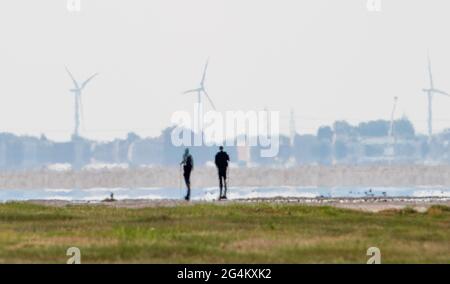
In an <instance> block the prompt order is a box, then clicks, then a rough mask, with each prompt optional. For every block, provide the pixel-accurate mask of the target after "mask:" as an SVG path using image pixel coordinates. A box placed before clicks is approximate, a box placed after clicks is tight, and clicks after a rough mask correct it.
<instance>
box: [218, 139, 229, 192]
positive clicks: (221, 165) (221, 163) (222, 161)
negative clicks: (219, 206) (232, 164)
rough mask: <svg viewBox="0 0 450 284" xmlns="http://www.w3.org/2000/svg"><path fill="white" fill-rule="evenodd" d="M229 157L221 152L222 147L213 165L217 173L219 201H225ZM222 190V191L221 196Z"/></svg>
mask: <svg viewBox="0 0 450 284" xmlns="http://www.w3.org/2000/svg"><path fill="white" fill-rule="evenodd" d="M229 161H230V156H228V154H227V152H225V151H224V150H223V146H220V147H219V152H218V153H217V154H216V158H215V163H216V167H217V170H218V173H219V187H220V195H219V200H222V199H227V169H228V162H229ZM222 189H224V191H223V194H222Z"/></svg>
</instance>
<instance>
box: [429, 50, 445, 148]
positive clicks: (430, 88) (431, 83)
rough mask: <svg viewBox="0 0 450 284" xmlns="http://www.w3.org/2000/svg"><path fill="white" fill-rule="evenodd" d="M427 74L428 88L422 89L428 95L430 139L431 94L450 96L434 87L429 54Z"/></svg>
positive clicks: (431, 130)
mask: <svg viewBox="0 0 450 284" xmlns="http://www.w3.org/2000/svg"><path fill="white" fill-rule="evenodd" d="M428 74H429V76H430V87H429V88H428V89H423V91H424V92H425V93H426V94H427V96H428V139H429V140H430V141H431V137H432V135H433V96H434V95H444V96H448V97H450V95H449V94H447V93H446V92H444V91H441V90H438V89H435V88H434V82H433V74H432V72H431V60H430V55H428Z"/></svg>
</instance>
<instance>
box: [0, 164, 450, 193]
mask: <svg viewBox="0 0 450 284" xmlns="http://www.w3.org/2000/svg"><path fill="white" fill-rule="evenodd" d="M179 183H180V172H179V168H175V167H148V168H131V169H123V168H115V169H95V170H92V169H91V170H81V171H71V170H69V171H52V170H27V171H2V172H0V189H35V188H49V189H60V188H83V189H84V188H86V189H88V188H98V187H103V188H118V187H123V188H136V187H179ZM192 184H193V186H194V187H210V186H217V173H216V169H215V168H212V167H199V168H195V169H194V171H193V173H192ZM229 184H230V186H318V187H322V186H323V187H333V186H363V187H407V186H443V187H446V186H449V187H450V166H444V165H442V166H419V165H395V166H382V165H380V166H344V165H337V166H299V167H294V168H268V167H258V168H230V169H229Z"/></svg>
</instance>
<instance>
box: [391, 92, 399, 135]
mask: <svg viewBox="0 0 450 284" xmlns="http://www.w3.org/2000/svg"><path fill="white" fill-rule="evenodd" d="M397 102H398V97H394V106H393V108H392V113H391V125H390V126H389V137H390V138H391V140H392V141H393V140H394V117H395V110H396V108H397Z"/></svg>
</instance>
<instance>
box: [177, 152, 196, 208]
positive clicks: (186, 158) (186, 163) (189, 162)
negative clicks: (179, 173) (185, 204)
mask: <svg viewBox="0 0 450 284" xmlns="http://www.w3.org/2000/svg"><path fill="white" fill-rule="evenodd" d="M180 165H183V176H184V182H185V183H186V188H187V193H186V196H185V197H184V199H185V200H186V201H189V200H190V199H191V172H192V170H193V169H194V159H193V158H192V155H191V154H189V149H188V148H186V150H184V154H183V160H182V161H181V163H180Z"/></svg>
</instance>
